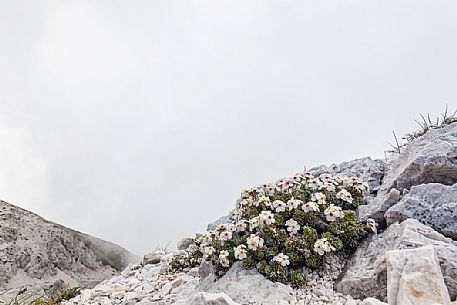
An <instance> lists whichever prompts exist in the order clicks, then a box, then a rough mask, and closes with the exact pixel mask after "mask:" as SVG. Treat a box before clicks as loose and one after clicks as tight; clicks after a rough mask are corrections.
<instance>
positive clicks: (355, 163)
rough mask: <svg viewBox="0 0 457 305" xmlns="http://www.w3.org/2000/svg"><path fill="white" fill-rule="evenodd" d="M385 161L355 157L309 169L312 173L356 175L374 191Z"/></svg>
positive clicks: (379, 181)
mask: <svg viewBox="0 0 457 305" xmlns="http://www.w3.org/2000/svg"><path fill="white" fill-rule="evenodd" d="M384 171H385V162H384V161H383V160H372V159H371V158H370V157H365V158H361V159H355V160H352V161H349V162H343V163H340V164H335V163H334V164H332V165H330V166H325V165H321V166H318V167H314V168H312V169H310V172H311V173H313V174H314V175H320V174H332V175H340V176H343V175H344V176H349V177H351V176H352V177H357V178H360V179H361V180H363V181H365V182H367V183H368V185H369V186H370V190H371V191H372V192H376V191H377V190H378V189H379V188H380V186H381V183H382V178H383V177H384Z"/></svg>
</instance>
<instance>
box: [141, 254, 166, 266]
mask: <svg viewBox="0 0 457 305" xmlns="http://www.w3.org/2000/svg"><path fill="white" fill-rule="evenodd" d="M163 256H164V253H161V252H153V253H149V254H146V255H145V256H144V257H143V264H145V265H148V264H151V265H154V264H158V263H160V261H161V260H162V258H163Z"/></svg>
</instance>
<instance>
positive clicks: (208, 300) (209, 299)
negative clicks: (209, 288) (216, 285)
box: [173, 292, 239, 305]
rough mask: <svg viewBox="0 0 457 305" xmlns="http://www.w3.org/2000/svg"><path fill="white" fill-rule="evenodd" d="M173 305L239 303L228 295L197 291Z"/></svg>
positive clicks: (229, 304)
mask: <svg viewBox="0 0 457 305" xmlns="http://www.w3.org/2000/svg"><path fill="white" fill-rule="evenodd" d="M173 305H239V304H238V303H235V302H234V301H233V300H232V299H231V298H230V297H229V296H228V295H226V294H225V293H223V292H220V293H206V292H199V293H196V294H195V295H193V296H191V297H190V298H189V299H187V300H185V301H178V302H175V303H174V304H173Z"/></svg>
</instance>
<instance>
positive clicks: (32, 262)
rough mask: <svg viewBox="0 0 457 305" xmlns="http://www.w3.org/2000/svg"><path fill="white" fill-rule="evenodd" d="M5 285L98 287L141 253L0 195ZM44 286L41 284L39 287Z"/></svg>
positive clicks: (0, 270)
mask: <svg viewBox="0 0 457 305" xmlns="http://www.w3.org/2000/svg"><path fill="white" fill-rule="evenodd" d="M0 244H1V247H0V261H1V263H0V290H8V289H13V290H14V289H15V288H17V289H19V287H24V286H26V287H32V286H33V287H35V289H42V290H44V289H47V287H46V285H48V284H46V285H45V283H57V284H58V285H56V286H55V287H54V288H53V289H51V290H49V291H51V292H52V291H54V290H58V289H57V288H58V286H59V287H64V286H66V284H68V285H70V286H72V287H74V286H80V287H92V286H95V285H96V284H97V283H99V282H101V281H102V280H104V279H106V278H109V277H111V276H113V275H114V274H117V273H118V271H119V270H120V269H123V268H124V267H125V266H126V265H127V264H128V263H130V262H132V261H133V260H135V259H136V258H135V257H134V256H133V255H132V254H131V253H129V252H128V251H127V250H125V249H124V248H122V247H120V246H118V245H115V244H112V243H110V242H106V241H103V240H101V239H97V238H95V237H92V236H89V235H86V234H83V233H80V232H77V231H74V230H71V229H69V228H66V227H64V226H61V225H58V224H55V223H52V222H50V221H47V220H44V219H43V218H41V217H39V216H38V215H36V214H33V213H31V212H29V211H26V210H23V209H21V208H18V207H16V206H14V205H11V204H9V203H6V202H4V201H0ZM39 287H41V288H39Z"/></svg>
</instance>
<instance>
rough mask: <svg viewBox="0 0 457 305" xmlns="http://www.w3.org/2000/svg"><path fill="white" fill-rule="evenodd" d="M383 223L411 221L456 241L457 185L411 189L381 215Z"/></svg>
mask: <svg viewBox="0 0 457 305" xmlns="http://www.w3.org/2000/svg"><path fill="white" fill-rule="evenodd" d="M385 218H386V220H387V224H392V223H394V222H401V221H403V220H405V219H406V218H414V219H417V220H419V221H420V222H422V223H423V224H426V225H428V226H431V227H432V228H434V229H435V230H437V231H439V232H440V233H442V234H443V235H445V236H447V237H450V238H453V239H457V184H454V185H453V186H446V185H442V184H439V183H428V184H422V185H418V186H413V187H412V188H411V190H410V192H409V193H408V194H407V195H405V196H404V197H403V198H402V199H401V200H400V202H398V203H397V204H395V205H394V206H392V207H391V208H389V210H387V212H386V214H385Z"/></svg>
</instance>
